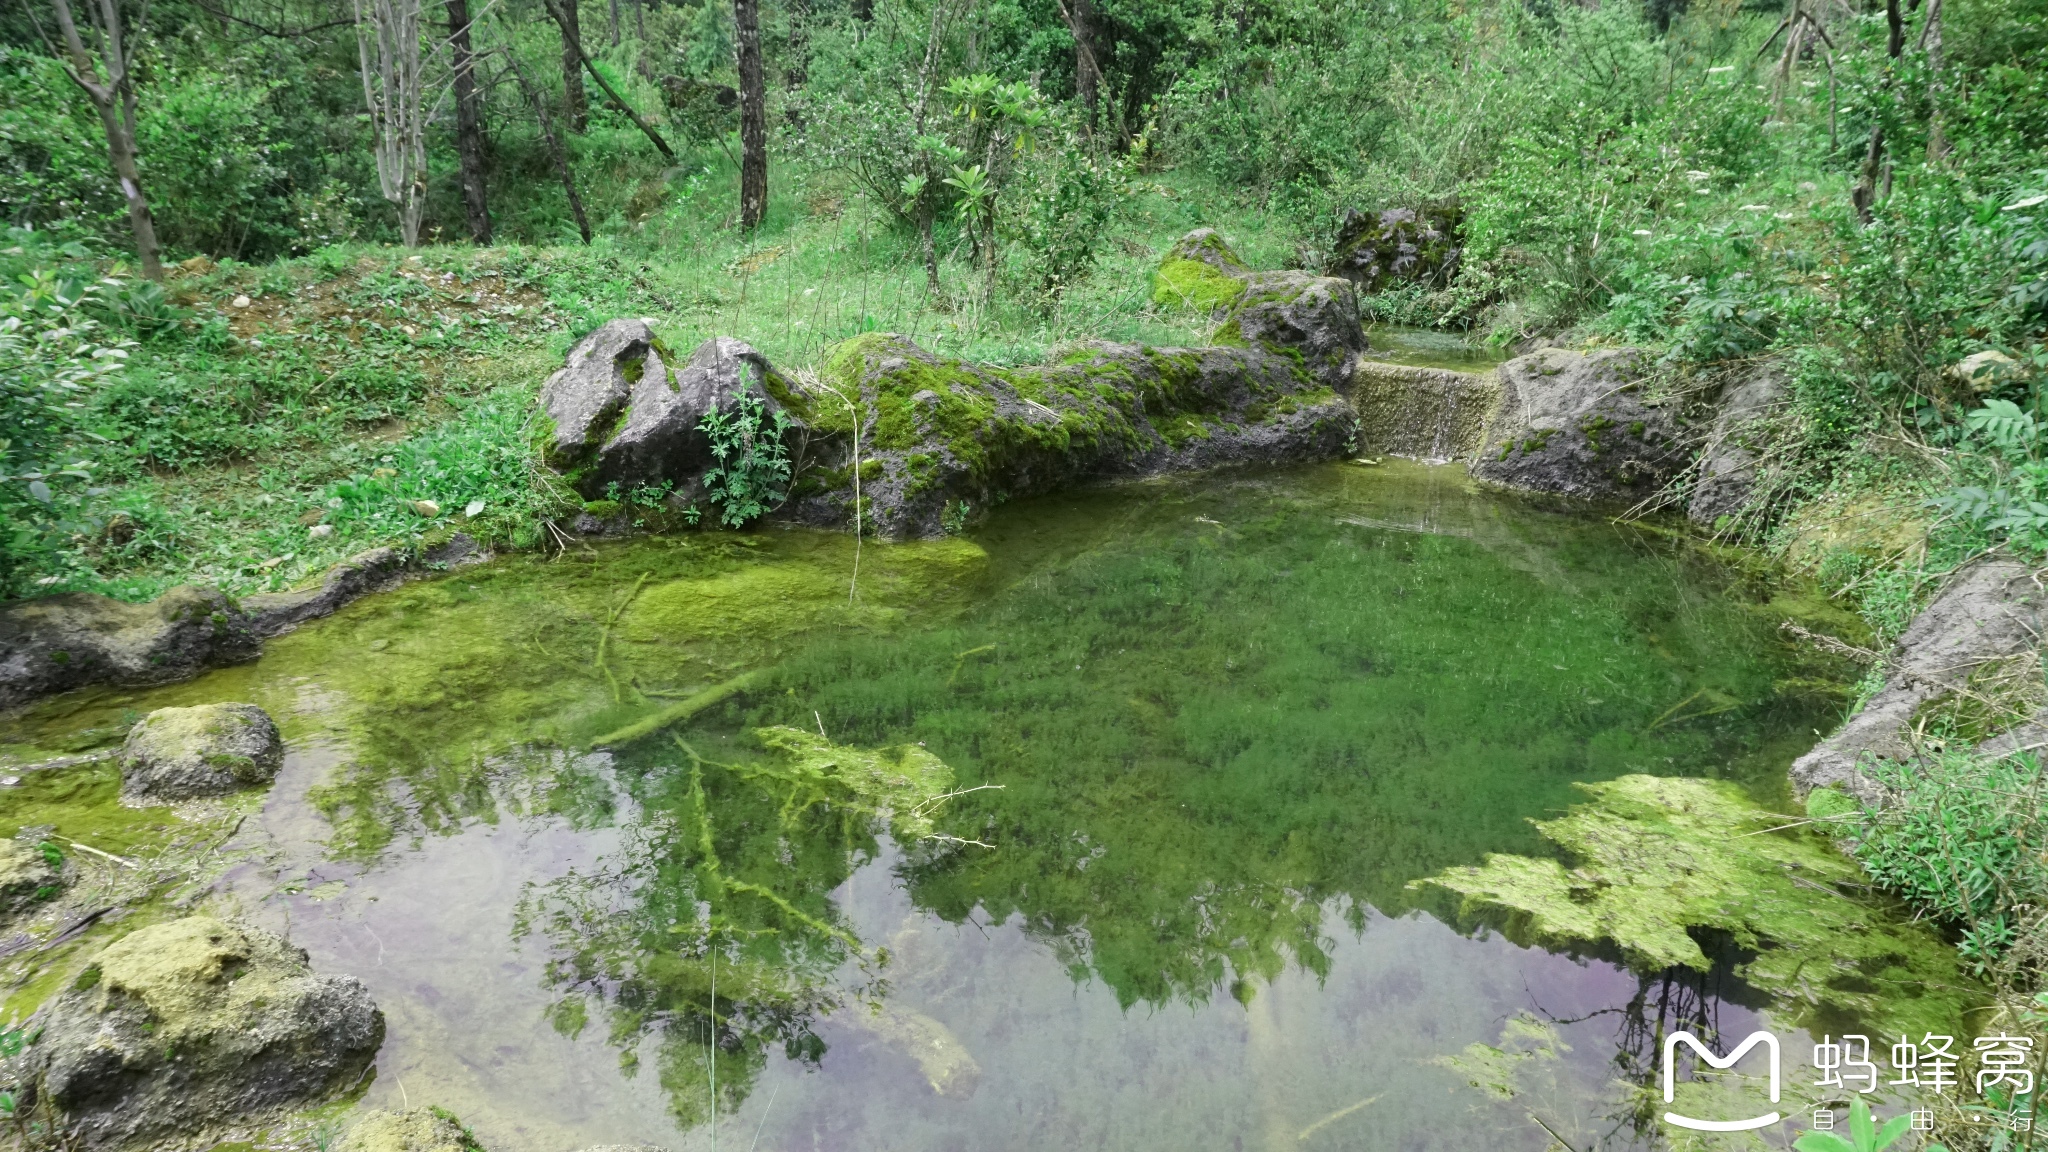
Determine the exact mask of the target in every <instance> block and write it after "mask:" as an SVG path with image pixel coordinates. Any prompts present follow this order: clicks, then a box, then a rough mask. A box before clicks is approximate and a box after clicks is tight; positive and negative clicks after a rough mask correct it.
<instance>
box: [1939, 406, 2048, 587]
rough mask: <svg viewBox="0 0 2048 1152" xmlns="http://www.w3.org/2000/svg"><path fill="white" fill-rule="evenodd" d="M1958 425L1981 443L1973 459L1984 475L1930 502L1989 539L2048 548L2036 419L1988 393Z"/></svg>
mask: <svg viewBox="0 0 2048 1152" xmlns="http://www.w3.org/2000/svg"><path fill="white" fill-rule="evenodd" d="M1964 426H1965V428H1966V429H1967V432H1966V435H1967V436H1968V437H1969V439H1970V440H1972V441H1974V442H1976V443H1977V444H1978V445H1979V446H1980V447H1981V448H1982V449H1984V451H1983V453H1982V454H1981V455H1979V456H1977V457H1975V458H1974V461H1975V463H1976V464H1977V465H1978V466H1979V467H1982V468H1984V469H1986V470H1987V471H1988V472H1989V473H1990V475H1989V477H1988V478H1987V479H1986V480H1985V481H1984V482H1983V483H1982V484H1972V485H1963V486H1960V487H1957V488H1955V489H1954V490H1952V491H1950V492H1949V493H1947V494H1946V495H1943V496H1941V497H1938V498H1937V499H1935V500H1934V502H1933V503H1934V505H1935V507H1937V508H1940V509H1942V510H1944V511H1946V512H1948V513H1950V514H1951V515H1953V516H1955V517H1956V518H1958V519H1959V520H1961V521H1963V522H1964V523H1965V524H1967V525H1969V526H1970V527H1972V528H1975V529H1977V530H1978V531H1980V532H1982V533H1983V534H1984V536H1985V537H1986V538H1987V539H1988V540H1989V541H1990V542H1992V543H1999V542H2003V543H2006V544H2010V545H2011V546H2013V547H2015V548H2018V549H2020V550H2022V551H2026V552H2032V553H2036V554H2039V553H2043V552H2048V459H2043V456H2042V437H2043V429H2042V427H2041V424H2040V422H2039V421H2038V420H2037V419H2036V418H2035V416H2034V413H2032V412H2030V411H2028V410H2026V409H2024V408H2021V407H2020V406H2019V405H2018V404H2015V403H2013V402H2012V401H2010V400H2000V399H1996V398H1993V399H1990V400H1987V401H1985V402H1984V406H1983V407H1982V408H1978V409H1976V410H1975V411H1973V412H1971V413H1970V414H1969V415H1968V416H1967V417H1966V418H1965V421H1964Z"/></svg>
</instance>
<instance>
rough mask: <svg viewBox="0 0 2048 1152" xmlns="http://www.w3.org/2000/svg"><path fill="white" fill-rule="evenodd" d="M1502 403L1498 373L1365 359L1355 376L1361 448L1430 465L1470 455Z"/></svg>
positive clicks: (1353, 387)
mask: <svg viewBox="0 0 2048 1152" xmlns="http://www.w3.org/2000/svg"><path fill="white" fill-rule="evenodd" d="M1499 404H1500V378H1499V376H1498V375H1497V374H1496V373H1494V372H1490V371H1489V372H1484V373H1478V372H1453V371H1450V370H1448V369H1443V368H1415V367H1411V366H1408V365H1405V364H1383V363H1379V362H1377V361H1372V360H1367V361H1363V362H1361V363H1360V364H1359V366H1358V371H1357V372H1356V373H1355V374H1354V375H1353V376H1352V385H1351V406H1352V407H1353V408H1354V409H1355V410H1356V411H1357V412H1358V425H1359V430H1358V446H1359V450H1360V451H1362V452H1365V453H1368V454H1373V455H1389V456H1405V457H1408V458H1410V459H1414V460H1421V461H1424V462H1426V463H1430V464H1442V463H1445V462H1447V461H1450V460H1455V459H1459V458H1461V457H1469V456H1470V455H1472V453H1474V452H1476V451H1478V450H1479V445H1480V443H1481V442H1482V441H1483V440H1484V439H1485V436H1486V425H1487V423H1488V422H1489V421H1490V420H1491V419H1492V417H1493V413H1494V409H1495V408H1496V407H1498V406H1499Z"/></svg>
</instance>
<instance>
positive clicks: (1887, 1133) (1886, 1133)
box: [1873, 1116, 1913, 1152]
mask: <svg viewBox="0 0 2048 1152" xmlns="http://www.w3.org/2000/svg"><path fill="white" fill-rule="evenodd" d="M1912 1126H1913V1118H1912V1117H1911V1116H1894V1117H1892V1118H1891V1119H1890V1120H1888V1121H1886V1122H1885V1126H1884V1127H1883V1128H1880V1129H1878V1132H1877V1144H1876V1145H1875V1146H1874V1148H1873V1152H1884V1150H1885V1149H1887V1148H1889V1147H1891V1146H1892V1145H1893V1144H1895V1143H1897V1142H1898V1139H1899V1137H1901V1136H1904V1135H1905V1134H1906V1131H1907V1130H1908V1129H1910V1128H1911V1127H1912Z"/></svg>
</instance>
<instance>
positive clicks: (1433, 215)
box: [1329, 204, 1464, 292]
mask: <svg viewBox="0 0 2048 1152" xmlns="http://www.w3.org/2000/svg"><path fill="white" fill-rule="evenodd" d="M1463 222H1464V212H1463V211H1462V210H1460V209H1459V207H1458V206H1457V205H1456V204H1424V205H1421V206H1420V207H1415V208H1406V207H1402V208H1382V209H1379V210H1377V211H1371V212H1360V211H1357V210H1355V209H1351V208H1346V209H1345V210H1344V215H1343V217H1342V218H1341V219H1340V220H1339V221H1338V224H1337V239H1336V242H1335V243H1334V244H1332V245H1331V246H1330V264H1329V270H1330V274H1331V275H1332V276H1342V277H1344V278H1345V279H1346V280H1349V281H1351V282H1352V283H1354V284H1356V285H1358V288H1359V290H1360V291H1362V292H1384V291H1386V290H1387V289H1389V288H1393V287H1395V286H1397V285H1401V284H1420V285H1423V286H1424V287H1427V288H1443V287H1445V286H1447V285H1449V284H1450V282H1451V278H1452V277H1453V276H1455V275H1457V271H1458V263H1459V258H1460V256H1461V255H1462V254H1463V252H1462V249H1461V248H1460V247H1459V243H1458V226H1459V225H1460V224H1462V223H1463Z"/></svg>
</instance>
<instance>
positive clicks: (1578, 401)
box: [1472, 348, 1692, 501]
mask: <svg viewBox="0 0 2048 1152" xmlns="http://www.w3.org/2000/svg"><path fill="white" fill-rule="evenodd" d="M1645 367H1646V365H1645V363H1644V357H1643V355H1642V353H1641V352H1640V351H1638V350H1637V349H1634V348H1610V349H1604V350H1601V351H1598V352H1571V351H1566V350H1564V349H1561V348H1546V349H1544V350H1543V351H1540V352H1536V353H1532V354H1531V355H1528V356H1523V357H1520V358H1518V359H1514V360H1510V361H1508V362H1507V363H1505V364H1503V365H1501V366H1500V368H1499V370H1498V371H1499V374H1500V408H1499V410H1498V412H1497V414H1496V415H1495V417H1494V419H1493V422H1492V424H1491V426H1490V427H1489V428H1488V429H1487V434H1486V439H1485V442H1484V444H1482V445H1481V447H1480V449H1479V453H1478V458H1477V459H1476V461H1475V462H1474V463H1473V466H1472V474H1473V475H1474V476H1476V477H1478V478H1479V479H1481V480H1485V481H1488V482H1490V483H1494V484H1501V485H1504V486H1507V487H1511V488H1520V489H1524V490H1526V491H1532V492H1550V493H1555V494H1557V495H1560V496H1576V497H1581V498H1586V499H1593V500H1629V501H1636V500H1641V499H1643V498H1644V497H1647V496H1650V495H1653V494H1655V493H1656V492H1657V491H1658V490H1659V489H1661V488H1663V486H1664V485H1665V484H1666V483H1668V482H1669V481H1670V480H1671V478H1672V477H1673V476H1674V475H1676V474H1677V473H1678V472H1679V471H1680V470H1682V469H1683V468H1685V467H1686V466H1687V465H1688V464H1689V463H1691V461H1692V445H1691V442H1690V440H1689V438H1688V437H1687V436H1686V435H1685V432H1684V428H1683V426H1682V425H1681V424H1680V422H1679V419H1678V416H1677V413H1676V409H1675V407H1673V406H1670V405H1664V404H1658V403H1654V402H1652V401H1651V400H1650V399H1649V398H1648V397H1646V396H1645V395H1644V394H1643V376H1644V370H1645Z"/></svg>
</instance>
